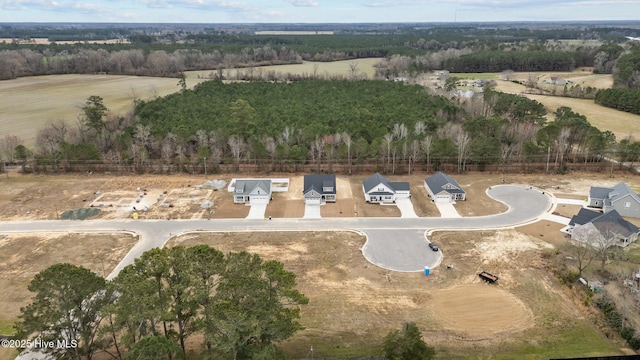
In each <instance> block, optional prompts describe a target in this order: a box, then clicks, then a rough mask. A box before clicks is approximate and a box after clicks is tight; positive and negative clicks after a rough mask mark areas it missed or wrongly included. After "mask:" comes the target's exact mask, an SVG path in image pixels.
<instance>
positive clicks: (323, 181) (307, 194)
mask: <svg viewBox="0 0 640 360" xmlns="http://www.w3.org/2000/svg"><path fill="white" fill-rule="evenodd" d="M302 194H303V195H304V202H305V204H325V203H327V202H336V175H335V174H319V175H305V176H304V188H303V189H302Z"/></svg>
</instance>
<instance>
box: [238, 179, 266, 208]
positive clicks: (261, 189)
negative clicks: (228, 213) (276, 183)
mask: <svg viewBox="0 0 640 360" xmlns="http://www.w3.org/2000/svg"><path fill="white" fill-rule="evenodd" d="M270 200H271V180H267V179H255V180H253V179H240V180H236V181H235V188H234V189H233V202H234V203H236V204H251V205H254V204H268V203H269V201H270Z"/></svg>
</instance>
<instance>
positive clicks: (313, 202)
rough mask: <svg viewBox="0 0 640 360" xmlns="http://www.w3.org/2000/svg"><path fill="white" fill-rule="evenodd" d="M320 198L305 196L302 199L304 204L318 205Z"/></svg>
mask: <svg viewBox="0 0 640 360" xmlns="http://www.w3.org/2000/svg"><path fill="white" fill-rule="evenodd" d="M321 200H322V198H306V199H304V203H305V204H309V205H320V204H321Z"/></svg>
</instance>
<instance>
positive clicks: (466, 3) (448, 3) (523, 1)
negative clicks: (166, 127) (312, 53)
mask: <svg viewBox="0 0 640 360" xmlns="http://www.w3.org/2000/svg"><path fill="white" fill-rule="evenodd" d="M639 19H640V0H445V1H442V0H0V22H145V23H154V22H187V23H188V22H192V23H232V22H233V23H238V22H248V23H255V22H275V23H279V22H284V23H287V22H299V23H314V22H434V21H444V22H451V21H557V20H639Z"/></svg>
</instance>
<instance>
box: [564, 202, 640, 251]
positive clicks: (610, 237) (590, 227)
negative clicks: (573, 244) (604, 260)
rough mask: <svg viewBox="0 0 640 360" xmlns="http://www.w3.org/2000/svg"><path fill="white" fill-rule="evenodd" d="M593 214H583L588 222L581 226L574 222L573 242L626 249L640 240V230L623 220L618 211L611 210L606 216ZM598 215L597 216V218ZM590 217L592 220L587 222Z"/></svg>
mask: <svg viewBox="0 0 640 360" xmlns="http://www.w3.org/2000/svg"><path fill="white" fill-rule="evenodd" d="M586 211H590V210H586ZM591 212H592V213H595V214H586V213H585V214H583V216H582V217H583V218H584V220H585V221H586V222H584V223H583V224H579V222H582V221H575V222H574V228H573V231H572V232H571V239H572V240H576V241H580V242H583V243H585V244H589V245H591V246H594V247H600V248H601V247H605V248H606V247H609V246H614V245H617V246H621V247H625V246H627V245H629V244H631V243H633V242H635V241H636V240H637V239H638V233H640V229H639V228H638V227H637V226H635V225H633V224H632V223H630V222H628V221H626V220H625V219H623V218H622V216H620V214H619V213H618V211H616V210H611V211H609V212H606V213H604V214H598V213H597V212H593V211H591ZM596 214H597V216H595V215H596ZM585 216H586V217H585ZM592 216H594V217H592ZM589 217H592V218H591V219H588V220H586V218H589ZM575 218H576V217H575V216H574V218H572V219H571V220H572V222H573V221H574V219H575ZM576 220H579V219H576ZM569 224H571V223H569Z"/></svg>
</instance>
